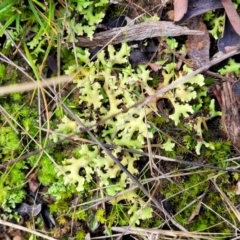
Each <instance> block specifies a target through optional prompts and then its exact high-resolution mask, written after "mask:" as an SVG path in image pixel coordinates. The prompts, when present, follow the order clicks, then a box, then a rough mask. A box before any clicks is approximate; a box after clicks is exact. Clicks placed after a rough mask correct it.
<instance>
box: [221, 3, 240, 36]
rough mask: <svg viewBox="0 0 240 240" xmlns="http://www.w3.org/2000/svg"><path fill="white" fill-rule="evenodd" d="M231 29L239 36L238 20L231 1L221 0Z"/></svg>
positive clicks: (239, 23) (239, 22)
mask: <svg viewBox="0 0 240 240" xmlns="http://www.w3.org/2000/svg"><path fill="white" fill-rule="evenodd" d="M221 2H222V5H223V7H224V9H225V11H226V14H227V16H228V18H229V21H230V22H231V24H232V27H233V28H234V30H235V31H236V33H237V34H238V35H240V18H239V15H238V13H237V11H236V9H235V8H234V6H233V3H232V1H231V0H221Z"/></svg>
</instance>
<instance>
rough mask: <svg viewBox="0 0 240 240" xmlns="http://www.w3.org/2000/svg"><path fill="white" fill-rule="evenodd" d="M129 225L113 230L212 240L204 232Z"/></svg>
mask: <svg viewBox="0 0 240 240" xmlns="http://www.w3.org/2000/svg"><path fill="white" fill-rule="evenodd" d="M127 228H128V227H112V231H115V232H121V233H123V234H124V235H126V234H135V235H138V236H145V237H147V239H149V240H150V239H163V236H165V237H174V238H177V237H185V238H191V239H207V240H212V238H211V237H208V236H204V235H203V234H202V233H199V234H198V233H190V232H187V233H186V232H182V231H172V230H169V231H168V230H160V229H145V228H128V229H127Z"/></svg>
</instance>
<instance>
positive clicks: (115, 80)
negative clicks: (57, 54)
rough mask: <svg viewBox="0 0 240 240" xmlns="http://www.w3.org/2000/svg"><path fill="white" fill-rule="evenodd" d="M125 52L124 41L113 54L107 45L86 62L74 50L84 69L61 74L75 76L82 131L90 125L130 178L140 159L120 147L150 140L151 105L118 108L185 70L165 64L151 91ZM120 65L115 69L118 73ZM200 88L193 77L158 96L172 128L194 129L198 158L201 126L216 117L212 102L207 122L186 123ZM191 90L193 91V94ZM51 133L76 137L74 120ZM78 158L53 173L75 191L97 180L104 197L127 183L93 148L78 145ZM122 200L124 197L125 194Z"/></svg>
mask: <svg viewBox="0 0 240 240" xmlns="http://www.w3.org/2000/svg"><path fill="white" fill-rule="evenodd" d="M129 54H130V48H129V47H128V45H127V44H126V43H123V44H122V45H121V47H120V48H119V49H118V50H116V49H115V48H114V47H113V46H112V45H109V46H108V47H107V51H106V50H105V51H104V50H101V51H100V52H99V53H98V54H97V56H96V60H94V61H90V54H89V52H88V50H85V51H83V50H82V49H80V48H79V49H77V56H78V61H79V64H81V65H82V66H84V67H82V68H81V69H80V71H78V68H77V66H76V64H73V65H71V66H68V68H67V70H66V71H65V72H66V73H67V74H69V75H73V74H76V73H77V77H76V78H75V80H74V83H75V84H76V86H77V89H79V102H78V104H79V106H81V110H80V112H79V113H78V116H79V118H80V119H81V121H82V122H83V123H84V124H85V125H86V126H87V127H91V128H92V130H93V132H95V133H97V136H98V138H99V139H100V140H101V141H102V142H103V143H107V144H113V145H115V146H118V147H117V148H115V149H114V150H113V151H112V153H113V155H114V156H115V157H117V158H118V159H120V160H121V163H122V164H123V165H124V166H125V167H126V168H127V169H128V170H129V172H130V173H132V174H135V175H136V174H138V173H139V171H138V168H137V161H138V160H139V158H140V156H139V155H137V154H129V153H127V152H125V151H123V150H122V149H121V147H127V148H130V149H137V150H141V149H142V147H143V145H144V144H146V142H147V141H146V139H147V138H149V139H152V138H153V132H152V129H151V127H150V126H151V123H150V122H148V120H147V119H148V116H149V115H151V114H153V113H154V111H156V110H157V108H156V102H152V103H150V104H149V105H147V106H145V107H142V108H140V109H137V111H136V108H132V109H130V110H129V111H122V110H124V109H127V108H128V107H130V106H132V105H133V104H136V103H137V102H139V101H140V100H142V99H144V97H145V96H146V95H150V94H154V93H155V91H156V90H157V89H160V88H163V87H165V86H167V85H168V84H169V83H171V82H172V81H174V80H175V79H176V78H179V77H181V76H182V75H183V74H186V73H188V72H190V71H191V70H190V69H189V68H187V67H186V66H184V67H183V71H178V73H176V71H175V67H176V64H175V63H165V64H164V65H163V69H162V72H161V74H162V80H159V83H158V87H157V88H153V87H152V86H151V82H152V78H151V76H150V70H149V69H148V68H147V66H146V65H139V66H138V67H137V68H133V67H132V66H131V64H130V63H129V62H128V56H129ZM156 64H159V63H156ZM120 67H121V70H119V68H120ZM203 86H204V77H203V76H202V75H200V74H199V75H196V76H195V77H193V78H191V79H189V80H188V81H187V82H186V83H185V84H181V85H178V86H176V87H175V88H174V89H173V90H171V91H168V92H167V93H165V94H164V95H163V96H162V97H161V98H162V99H168V100H169V101H170V102H171V104H172V106H173V108H174V111H173V113H172V114H170V115H169V118H170V119H171V120H172V121H173V122H174V124H175V125H176V126H177V125H178V124H179V123H180V122H181V121H182V120H183V119H184V121H186V124H189V125H190V126H192V129H193V130H194V131H196V133H197V135H198V136H199V140H198V143H197V146H196V152H197V153H198V154H200V150H201V146H202V145H203V144H204V145H205V146H206V147H212V146H211V145H210V144H209V143H207V142H205V141H204V139H203V136H202V122H204V121H206V120H208V119H210V118H212V117H215V116H217V115H220V113H219V112H215V111H214V102H213V101H212V102H211V108H212V112H210V114H209V117H208V118H207V117H199V118H198V120H196V122H194V123H193V122H191V121H190V120H187V119H188V118H189V116H190V115H191V114H193V113H194V112H195V111H194V105H193V104H192V102H191V101H193V100H196V102H197V104H198V109H199V108H201V106H202V99H201V98H202V97H203V96H205V95H206V89H205V88H201V87H203ZM196 88H198V92H197V91H196ZM99 122H100V125H99ZM96 123H98V127H96V126H95V124H96ZM56 132H60V133H65V134H72V133H78V132H79V127H78V126H77V123H76V122H75V121H73V120H70V119H69V118H67V117H66V116H64V117H63V119H62V123H60V124H59V125H58V128H57V129H56ZM51 138H52V139H53V140H54V141H57V140H58V139H59V137H58V135H57V134H52V136H51ZM170 145H171V141H169V139H167V141H166V142H165V143H163V144H162V148H163V149H165V150H166V151H171V150H173V149H172V148H173V147H174V145H171V147H170ZM78 156H79V157H78V158H76V157H70V158H66V159H65V160H64V161H62V166H61V167H60V170H59V169H58V174H59V175H63V178H64V182H65V184H70V183H75V184H76V185H77V190H78V191H80V192H82V191H84V189H85V185H86V184H87V183H90V182H92V181H96V180H97V181H98V185H99V187H100V188H104V190H105V192H106V194H107V195H109V196H114V195H115V194H117V193H119V192H121V191H123V190H124V189H126V188H127V186H128V185H129V184H130V179H129V178H128V177H127V176H126V174H125V173H123V172H121V171H120V168H119V167H118V166H117V164H115V163H114V162H113V161H112V159H111V158H110V157H109V156H108V155H107V154H106V153H105V152H104V151H102V150H101V149H100V148H99V147H97V146H93V147H91V146H88V145H85V144H83V145H81V146H80V147H79V150H78ZM81 170H83V171H81ZM79 173H80V174H79ZM81 173H82V174H83V175H81ZM125 198H126V199H127V194H126V196H125ZM134 199H135V201H136V202H138V203H137V204H138V207H143V205H144V201H139V199H140V197H138V198H137V199H138V200H137V199H136V198H134ZM131 213H133V212H131ZM150 215H151V214H149V216H150Z"/></svg>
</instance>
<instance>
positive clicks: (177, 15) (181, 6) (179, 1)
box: [174, 0, 188, 22]
mask: <svg viewBox="0 0 240 240" xmlns="http://www.w3.org/2000/svg"><path fill="white" fill-rule="evenodd" d="M187 9H188V0H174V22H178V21H180V20H181V19H182V18H183V16H184V15H185V13H186V12H187Z"/></svg>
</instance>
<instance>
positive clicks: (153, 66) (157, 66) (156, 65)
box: [147, 63, 162, 72]
mask: <svg viewBox="0 0 240 240" xmlns="http://www.w3.org/2000/svg"><path fill="white" fill-rule="evenodd" d="M147 65H148V66H149V67H150V68H151V69H152V70H153V71H154V72H157V71H158V70H160V69H162V66H160V65H158V64H156V63H147Z"/></svg>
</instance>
